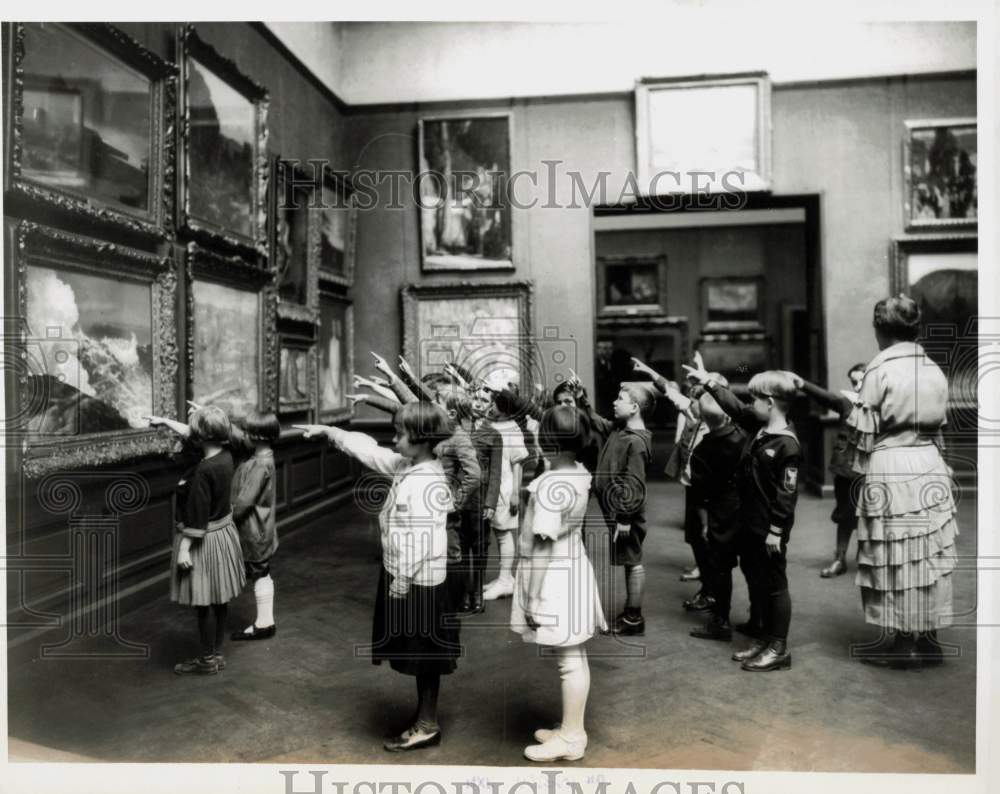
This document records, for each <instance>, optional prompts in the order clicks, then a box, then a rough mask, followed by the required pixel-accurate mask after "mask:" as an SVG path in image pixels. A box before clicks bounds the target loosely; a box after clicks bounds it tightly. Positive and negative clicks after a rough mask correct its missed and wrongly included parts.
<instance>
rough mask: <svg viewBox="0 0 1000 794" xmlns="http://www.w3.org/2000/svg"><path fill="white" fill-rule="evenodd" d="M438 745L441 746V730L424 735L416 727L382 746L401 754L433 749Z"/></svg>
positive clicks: (387, 740)
mask: <svg viewBox="0 0 1000 794" xmlns="http://www.w3.org/2000/svg"><path fill="white" fill-rule="evenodd" d="M437 744H441V731H440V730H437V731H434V733H424V732H423V731H422V730H420V729H419V728H417V727H416V726H415V725H414V726H413V727H410V728H407V729H406V730H405V731H403V732H402V733H401V734H400V735H399V736H394V737H393V738H391V739H386V740H385V741H384V742H383V743H382V746H383V747H384V748H385V749H386V750H388V751H389V752H390V753H400V752H406V751H408V750H419V749H421V748H423V747H433V746H434V745H437Z"/></svg>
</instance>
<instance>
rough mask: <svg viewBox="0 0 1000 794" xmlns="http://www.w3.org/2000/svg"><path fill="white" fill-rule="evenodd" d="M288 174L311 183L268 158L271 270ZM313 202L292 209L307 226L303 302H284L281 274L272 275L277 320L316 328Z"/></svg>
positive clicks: (275, 262)
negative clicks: (269, 167)
mask: <svg viewBox="0 0 1000 794" xmlns="http://www.w3.org/2000/svg"><path fill="white" fill-rule="evenodd" d="M289 174H291V175H292V176H293V178H294V181H295V183H296V184H305V183H308V182H309V181H310V180H309V177H308V176H307V174H306V172H305V170H304V169H302V168H301V167H298V166H296V165H295V164H294V163H293V162H291V161H288V160H283V159H281V158H280V157H279V156H277V155H275V156H274V157H273V158H272V159H271V177H270V179H269V180H268V199H269V201H268V204H269V206H268V217H269V220H270V227H269V234H268V241H269V243H270V263H271V267H273V268H277V267H278V255H277V252H278V210H279V208H280V206H281V202H282V201H283V197H284V196H285V192H286V191H285V184H286V179H287V176H288V175H289ZM312 203H313V202H312V201H309V202H307V203H305V204H303V205H302V206H301V207H299V208H298V209H296V210H294V211H295V212H301V213H302V220H303V223H305V225H306V261H305V267H306V301H305V303H304V304H302V303H295V302H292V301H287V300H283V299H282V298H281V293H280V283H281V274H280V273H275V276H276V277H277V281H278V285H279V293H278V317H280V318H281V319H282V320H291V321H293V322H300V323H306V324H309V325H316V323H318V322H319V266H318V262H319V260H318V257H317V254H316V253H315V249H316V247H317V246H318V244H319V243H318V240H314V239H313V236H312V227H313V225H314V224H313V223H311V216H312V210H310V208H309V207H310V204H312Z"/></svg>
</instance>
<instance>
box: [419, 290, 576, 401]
mask: <svg viewBox="0 0 1000 794" xmlns="http://www.w3.org/2000/svg"><path fill="white" fill-rule="evenodd" d="M532 289H533V285H532V282H530V281H513V280H511V281H493V282H471V281H460V282H451V283H443V284H409V285H407V286H405V287H403V289H402V300H403V355H404V356H405V357H406V359H407V361H409V362H410V364H411V366H413V368H414V372H415V373H416V375H417V377H423V376H424V375H426V374H428V373H434V372H440V371H441V370H442V369H443V368H444V366H445V364H454V365H456V366H458V367H461V368H463V369H464V370H465V371H466V372H468V373H469V375H471V377H473V378H475V379H480V380H485V379H486V378H487V377H488V376H489V374H490V372H492V371H493V370H498V369H504V370H509V371H510V372H511V373H512V376H513V375H516V377H517V379H519V381H520V383H521V384H528V383H535V382H541V383H556V382H558V381H559V380H560V379H562V378H564V377H568V375H569V369H570V368H573V369H576V352H575V347H573V345H572V344H571V342H572V340H569V341H568V342H566V340H560V339H559V336H558V333H557V332H554V331H553V329H548V328H547V329H545V330H544V332H543V335H542V337H543V338H541V339H536V338H535V336H534V335H533V334H532V330H531V329H532V324H531V313H532ZM563 342H566V344H562V343H563ZM566 347H571V348H573V349H572V350H570V351H567V350H566V349H565V348H566ZM539 348H541V349H542V351H543V352H541V353H539Z"/></svg>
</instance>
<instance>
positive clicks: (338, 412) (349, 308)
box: [316, 290, 354, 424]
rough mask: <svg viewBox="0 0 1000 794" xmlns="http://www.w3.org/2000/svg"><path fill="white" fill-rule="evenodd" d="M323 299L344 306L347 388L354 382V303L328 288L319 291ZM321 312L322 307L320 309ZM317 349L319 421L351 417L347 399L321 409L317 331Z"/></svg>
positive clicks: (317, 407)
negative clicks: (345, 402) (346, 403)
mask: <svg viewBox="0 0 1000 794" xmlns="http://www.w3.org/2000/svg"><path fill="white" fill-rule="evenodd" d="M323 301H332V302H334V303H341V304H344V305H345V306H346V309H345V311H344V325H345V329H344V331H345V333H346V336H347V344H346V347H347V382H348V388H351V386H352V384H353V383H354V304H353V302H352V301H351V300H350V299H349V298H348V297H347V296H346V295H344V294H342V293H340V292H331V291H329V290H321V291H320V304H321V305H322V303H323ZM320 312H321V314H322V308H321V309H320ZM316 344H317V351H316V411H317V415H318V416H319V421H320V422H323V423H325V424H333V423H335V422H343V421H345V420H348V419H351V418H352V417H353V416H354V405H353V404H352V403H351V402H350V400H348V405H346V406H345V407H343V408H335V409H331V410H325V411H324V410H323V407H322V403H321V402H320V395H319V390H320V388H322V382H321V381H320V377H319V374H320V364H319V356H320V352H319V350H318V345H319V334H318V333H317V343H316Z"/></svg>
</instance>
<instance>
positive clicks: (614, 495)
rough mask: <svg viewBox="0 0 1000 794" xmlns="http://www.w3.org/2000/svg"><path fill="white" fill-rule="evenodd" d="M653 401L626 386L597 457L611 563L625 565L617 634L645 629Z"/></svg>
mask: <svg viewBox="0 0 1000 794" xmlns="http://www.w3.org/2000/svg"><path fill="white" fill-rule="evenodd" d="M652 405H653V397H652V395H651V394H650V392H649V391H648V390H647V389H645V388H643V387H642V386H640V385H638V384H622V387H621V390H620V391H619V393H618V398H617V399H616V400H615V401H614V405H613V409H614V417H615V423H616V425H617V427H616V428H615V429H614V430H612V431H611V434H610V435H609V436H608V440H607V441H606V442H605V443H604V446H603V448H602V449H601V454H600V456H599V457H598V460H597V471H596V473H595V475H596V476H595V478H594V489H595V491H596V492H597V499H598V502H599V503H600V505H601V512H602V513H603V514H604V520H605V522H606V523H607V525H608V530H609V532H611V564H612V565H621V566H624V568H625V594H626V601H625V609H624V611H623V612H622V613H621V614H620V615H618V617H617V618H615V620H614V623H613V624H612V626H611V633H613V634H627V635H631V634H643V633H645V630H646V621H645V620H644V619H643V617H642V593H643V587H644V584H645V578H646V572H645V569H644V568H643V566H642V542H643V540H644V539H645V537H646V515H645V510H646V467H647V466H648V465H649V461H650V459H651V458H652V434H651V433H650V432H649V431H648V430H647V429H646V423H645V416H646V415H648V414H649V412H650V410H651V408H652Z"/></svg>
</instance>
